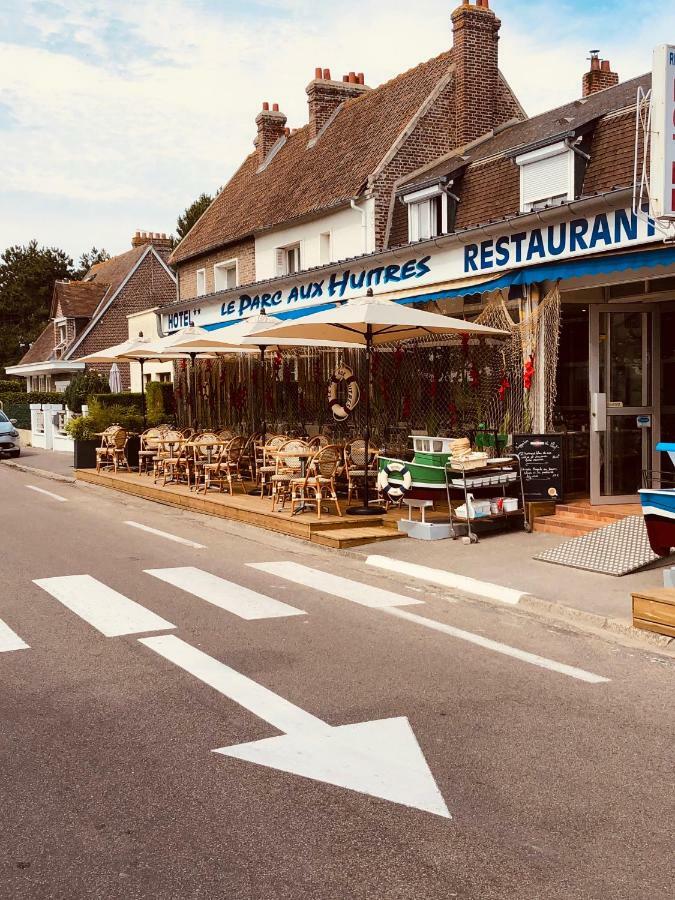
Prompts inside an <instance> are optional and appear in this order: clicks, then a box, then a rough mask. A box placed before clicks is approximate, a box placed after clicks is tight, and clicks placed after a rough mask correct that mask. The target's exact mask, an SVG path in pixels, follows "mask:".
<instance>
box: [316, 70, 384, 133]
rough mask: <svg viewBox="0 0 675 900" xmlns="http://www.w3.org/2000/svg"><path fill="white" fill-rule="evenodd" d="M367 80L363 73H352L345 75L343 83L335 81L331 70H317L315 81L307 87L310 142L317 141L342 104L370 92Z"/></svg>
mask: <svg viewBox="0 0 675 900" xmlns="http://www.w3.org/2000/svg"><path fill="white" fill-rule="evenodd" d="M365 80H366V79H365V77H364V74H363V72H359V73H358V74H357V73H356V72H350V73H349V74H348V75H343V77H342V81H333V80H332V79H331V76H330V69H316V70H315V72H314V80H313V81H310V83H309V84H308V85H307V98H308V99H307V102H308V104H309V139H310V141H313V140H315V138H316V137H317V135H318V134H319V132H320V131H321V129H322V128H323V126H324V125H325V124H326V122H327V121H328V120H329V119H330V117H331V116H332V115H333V113H334V112H335V110H336V109H337V108H338V106H340V104H341V103H344V101H345V100H349V99H350V98H351V97H360V96H361V94H365V93H366V92H367V91H369V90H370V88H369V87H367V86H366V83H365Z"/></svg>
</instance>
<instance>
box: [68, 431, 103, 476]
mask: <svg viewBox="0 0 675 900" xmlns="http://www.w3.org/2000/svg"><path fill="white" fill-rule="evenodd" d="M74 444H75V453H74V460H73V468H75V469H95V468H96V448H97V447H98V446H99V444H100V441H98V440H97V439H96V438H92V439H91V440H88V441H74Z"/></svg>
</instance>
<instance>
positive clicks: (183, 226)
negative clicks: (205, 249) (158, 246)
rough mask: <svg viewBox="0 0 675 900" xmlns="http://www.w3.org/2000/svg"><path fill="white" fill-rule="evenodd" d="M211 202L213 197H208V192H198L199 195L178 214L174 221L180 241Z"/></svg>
mask: <svg viewBox="0 0 675 900" xmlns="http://www.w3.org/2000/svg"><path fill="white" fill-rule="evenodd" d="M212 202H213V197H210V196H209V195H208V194H200V195H199V197H197V199H196V200H195V201H194V203H191V204H190V206H188V208H187V209H186V210H185V211H184V212H183V213H182V215H180V216H178V221H177V222H176V232H177V234H178V239H179V240H180V241H182V240H183V238H184V237H185V235H186V234H187V233H188V231H189V230H190V229H191V228H192V226H193V225H194V224H195V222H196V221H197V219H199V218H200V217H201V216H202V215H203V214H204V213H205V212H206V209H207V208H208V207H209V206H210V205H211V203H212Z"/></svg>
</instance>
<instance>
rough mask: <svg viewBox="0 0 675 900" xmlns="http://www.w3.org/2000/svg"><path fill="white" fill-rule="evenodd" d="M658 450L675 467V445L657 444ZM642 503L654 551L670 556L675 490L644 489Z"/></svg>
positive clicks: (674, 537)
mask: <svg viewBox="0 0 675 900" xmlns="http://www.w3.org/2000/svg"><path fill="white" fill-rule="evenodd" d="M656 449H657V450H661V451H663V452H664V453H667V454H668V456H669V457H670V458H671V460H672V462H673V465H675V444H666V443H661V444H657V445H656ZM640 503H641V504H642V514H643V516H644V518H645V525H646V526H647V534H648V536H649V543H650V545H651V548H652V550H653V551H654V553H656V555H657V556H668V555H669V554H670V551H671V550H672V548H673V547H675V488H643V489H642V490H641V491H640Z"/></svg>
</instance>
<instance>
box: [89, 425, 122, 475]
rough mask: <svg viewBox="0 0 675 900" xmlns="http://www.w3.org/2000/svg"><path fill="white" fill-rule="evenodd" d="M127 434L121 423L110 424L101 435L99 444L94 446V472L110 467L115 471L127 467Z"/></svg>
mask: <svg viewBox="0 0 675 900" xmlns="http://www.w3.org/2000/svg"><path fill="white" fill-rule="evenodd" d="M128 440H129V435H128V433H127V432H126V430H125V429H124V428H122V426H121V425H110V427H108V428H106V430H105V431H104V432H103V434H102V435H101V446H100V447H97V448H96V472H97V474H98V473H99V472H100V471H101V469H102V468H104V469H112V470H113V471H114V472H117V470H118V469H120V468H125V469H126V470H127V471H130V469H129V463H128V461H127V456H126V448H127V441H128Z"/></svg>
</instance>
